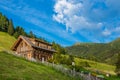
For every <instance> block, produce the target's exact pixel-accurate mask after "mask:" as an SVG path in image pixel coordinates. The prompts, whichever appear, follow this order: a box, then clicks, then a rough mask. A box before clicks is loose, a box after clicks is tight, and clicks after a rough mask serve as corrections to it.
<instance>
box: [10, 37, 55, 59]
mask: <svg viewBox="0 0 120 80" xmlns="http://www.w3.org/2000/svg"><path fill="white" fill-rule="evenodd" d="M12 50H13V51H15V53H16V54H18V55H21V56H23V57H25V58H28V59H36V60H40V61H43V60H44V61H48V60H49V59H50V58H52V55H53V53H55V50H54V49H52V45H51V44H49V43H47V42H44V41H41V40H38V39H33V38H28V37H25V36H19V38H18V39H17V41H16V42H15V43H14V45H13V46H12Z"/></svg>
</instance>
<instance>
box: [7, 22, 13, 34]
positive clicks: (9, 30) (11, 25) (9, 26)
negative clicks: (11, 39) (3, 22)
mask: <svg viewBox="0 0 120 80" xmlns="http://www.w3.org/2000/svg"><path fill="white" fill-rule="evenodd" d="M13 33H14V26H13V22H12V20H9V25H8V34H10V35H13Z"/></svg>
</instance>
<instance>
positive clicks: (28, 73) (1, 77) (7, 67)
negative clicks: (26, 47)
mask: <svg viewBox="0 0 120 80" xmlns="http://www.w3.org/2000/svg"><path fill="white" fill-rule="evenodd" d="M33 76H34V77H33ZM0 80H74V79H72V78H71V77H68V76H66V75H64V74H62V73H61V72H58V71H56V70H54V69H53V68H50V67H47V66H44V65H42V64H37V63H33V62H29V61H27V60H25V59H23V58H18V57H15V56H13V55H11V54H8V53H5V52H0Z"/></svg>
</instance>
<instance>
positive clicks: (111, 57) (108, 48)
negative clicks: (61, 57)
mask: <svg viewBox="0 0 120 80" xmlns="http://www.w3.org/2000/svg"><path fill="white" fill-rule="evenodd" d="M66 51H67V52H68V54H71V55H75V56H79V57H82V58H86V59H90V60H95V61H99V62H106V63H109V64H115V62H116V60H117V55H118V53H120V38H118V39H116V40H115V41H112V42H110V43H77V44H75V45H73V46H70V47H66Z"/></svg>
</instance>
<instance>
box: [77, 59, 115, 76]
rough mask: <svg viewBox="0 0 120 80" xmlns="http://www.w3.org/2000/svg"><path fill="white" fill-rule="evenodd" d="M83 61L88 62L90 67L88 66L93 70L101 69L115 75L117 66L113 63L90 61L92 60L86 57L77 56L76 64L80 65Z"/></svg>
mask: <svg viewBox="0 0 120 80" xmlns="http://www.w3.org/2000/svg"><path fill="white" fill-rule="evenodd" d="M81 62H88V63H89V65H90V67H89V68H86V69H89V70H92V71H96V70H98V71H101V72H103V73H109V74H112V75H115V72H114V71H115V66H112V65H108V64H104V63H99V62H95V61H90V60H86V59H80V58H75V64H76V65H80V63H81Z"/></svg>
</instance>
